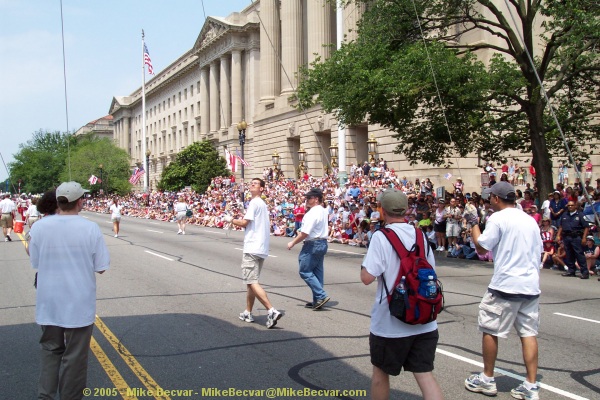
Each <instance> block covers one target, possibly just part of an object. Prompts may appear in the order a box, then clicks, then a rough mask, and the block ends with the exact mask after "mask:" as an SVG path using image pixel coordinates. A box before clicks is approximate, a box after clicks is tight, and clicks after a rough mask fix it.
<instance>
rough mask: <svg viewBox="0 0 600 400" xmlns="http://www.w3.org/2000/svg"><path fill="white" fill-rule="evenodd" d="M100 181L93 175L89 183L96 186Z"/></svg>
mask: <svg viewBox="0 0 600 400" xmlns="http://www.w3.org/2000/svg"><path fill="white" fill-rule="evenodd" d="M99 180H100V179H98V177H97V176H96V175H92V176H90V179H88V182H89V183H90V185H95V184H96V183H98V181H99Z"/></svg>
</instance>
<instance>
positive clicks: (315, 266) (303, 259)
mask: <svg viewBox="0 0 600 400" xmlns="http://www.w3.org/2000/svg"><path fill="white" fill-rule="evenodd" d="M304 197H305V198H306V208H307V209H309V210H308V212H307V213H306V215H304V218H303V219H302V227H301V228H300V230H299V231H298V236H296V237H295V238H294V240H292V241H291V242H289V243H288V245H287V247H288V250H291V249H292V247H294V246H295V245H296V244H297V243H300V242H301V241H304V244H303V245H302V250H300V254H299V255H298V263H299V265H300V277H301V278H302V279H304V282H306V284H307V285H308V287H309V288H310V290H312V293H313V296H312V302H311V303H307V304H306V307H308V308H312V309H313V310H319V309H320V308H321V307H323V306H324V305H325V303H327V302H328V301H329V296H327V293H326V292H325V290H323V280H324V273H325V270H324V267H323V261H324V260H325V254H326V253H327V237H328V236H329V224H328V215H327V210H326V209H325V208H323V206H322V203H323V191H322V190H321V189H319V188H313V189H311V190H310V191H308V192H307V193H306V194H305V195H304Z"/></svg>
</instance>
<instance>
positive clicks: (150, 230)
mask: <svg viewBox="0 0 600 400" xmlns="http://www.w3.org/2000/svg"><path fill="white" fill-rule="evenodd" d="M146 230H147V231H148V232H155V233H164V232H162V231H153V230H152V229H146Z"/></svg>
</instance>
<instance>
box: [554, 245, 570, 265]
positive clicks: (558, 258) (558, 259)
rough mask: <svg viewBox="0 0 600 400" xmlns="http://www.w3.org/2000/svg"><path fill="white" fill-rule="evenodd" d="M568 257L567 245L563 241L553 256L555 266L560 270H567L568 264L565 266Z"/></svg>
mask: <svg viewBox="0 0 600 400" xmlns="http://www.w3.org/2000/svg"><path fill="white" fill-rule="evenodd" d="M566 257H567V252H566V250H565V244H564V243H563V242H562V240H561V241H560V242H559V243H558V249H556V253H555V254H554V255H553V256H552V262H553V263H554V265H556V266H557V267H558V269H560V270H563V269H564V270H565V271H566V270H567V269H568V268H567V264H565V258H566Z"/></svg>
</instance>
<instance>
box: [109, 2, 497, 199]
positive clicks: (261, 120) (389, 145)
mask: <svg viewBox="0 0 600 400" xmlns="http://www.w3.org/2000/svg"><path fill="white" fill-rule="evenodd" d="M361 13H362V10H361V8H360V7H357V6H356V5H355V4H353V5H352V6H351V7H348V8H347V9H344V10H343V14H342V16H341V18H340V19H339V20H341V24H342V25H343V26H339V27H338V19H337V18H336V16H337V15H336V9H335V8H334V7H333V6H332V5H331V2H326V1H325V0H285V1H278V0H260V1H255V2H253V4H252V5H250V6H249V7H247V8H246V9H244V10H241V11H240V12H236V13H232V14H231V15H229V16H228V17H227V18H217V17H208V18H207V19H206V21H205V24H204V26H203V27H202V29H201V31H200V34H199V36H198V38H197V40H196V43H195V45H194V47H193V48H192V49H190V50H189V51H188V52H186V53H185V54H183V55H182V56H181V57H179V58H178V59H177V60H175V61H174V62H173V63H172V64H171V65H169V66H168V67H167V68H165V69H164V70H163V71H161V72H159V73H158V74H157V75H156V76H155V77H153V78H152V79H151V80H149V81H148V82H147V84H146V111H145V112H146V137H145V138H143V137H142V126H141V125H142V101H141V96H142V90H141V88H139V89H138V90H136V91H134V92H133V93H132V94H130V95H129V96H123V97H114V98H113V101H112V104H111V106H110V114H111V115H112V116H113V117H114V139H115V141H116V143H117V144H118V146H119V147H122V148H124V149H126V150H127V151H128V152H129V154H130V156H131V159H132V164H136V163H143V161H144V157H145V156H146V155H145V154H142V151H143V150H142V149H143V146H142V140H146V149H147V150H148V151H147V153H148V155H149V170H150V188H155V187H156V182H157V181H158V180H159V179H160V174H161V172H162V171H163V169H164V168H165V166H166V165H168V164H169V163H170V162H171V161H173V160H174V159H175V158H176V156H177V153H178V152H179V151H181V150H182V149H183V148H185V147H186V146H188V145H190V144H191V143H193V142H195V141H199V140H205V139H206V140H210V141H212V142H213V143H214V145H215V147H216V148H217V149H218V151H219V152H220V153H221V154H224V150H225V148H227V149H229V150H230V151H232V152H235V151H236V150H238V149H239V147H240V144H239V142H238V129H237V124H238V122H240V121H242V120H245V121H246V123H247V130H246V142H245V147H244V153H245V154H244V158H245V159H246V160H247V161H248V162H249V163H250V164H251V167H246V171H245V176H246V177H247V178H248V177H253V176H261V175H262V171H263V168H265V167H270V166H272V154H273V153H274V152H277V153H278V154H279V156H280V167H281V169H282V171H283V173H284V174H285V176H286V177H294V176H295V175H296V173H297V170H298V166H299V164H300V160H299V153H298V151H299V150H300V149H304V150H305V151H306V163H305V165H306V167H307V168H308V171H309V173H311V174H312V175H314V176H322V175H323V172H324V168H326V167H327V166H328V165H329V164H330V152H329V147H330V146H331V145H332V144H334V143H339V141H340V140H339V133H338V126H337V121H336V120H335V119H334V118H333V116H332V115H329V114H325V113H323V112H322V111H321V110H320V109H319V108H318V107H315V108H313V109H311V110H309V111H308V112H305V113H302V112H299V111H297V110H296V109H295V108H294V107H293V105H294V97H293V93H294V90H295V88H296V86H297V77H296V72H297V71H298V66H300V65H306V64H307V63H310V62H312V61H313V60H314V59H315V57H316V56H317V55H318V56H320V57H321V58H324V59H326V58H327V57H328V56H329V54H330V51H331V48H332V47H331V46H333V47H335V45H336V42H337V38H338V35H342V36H346V38H347V39H352V38H353V35H354V28H355V26H356V21H358V19H359V18H360V16H361ZM338 28H340V29H338ZM467 39H468V40H469V41H477V40H482V38H480V37H472V34H470V36H469V37H468V38H467ZM328 45H331V46H328ZM482 56H483V57H484V58H485V57H486V54H483V55H482ZM342 132H344V137H345V148H346V165H347V167H346V170H349V168H350V166H351V165H352V163H356V164H360V163H362V162H363V161H365V160H367V159H368V158H369V154H368V143H367V141H368V140H370V138H374V139H375V140H377V144H378V145H377V154H376V157H377V158H379V157H382V158H384V159H385V160H387V161H388V165H389V166H390V167H392V168H395V170H396V171H398V172H397V173H398V174H399V175H400V176H402V175H405V176H407V177H409V178H413V179H414V178H417V177H418V178H424V177H429V178H431V179H432V181H433V182H434V184H436V186H440V185H449V184H450V182H449V181H448V180H446V179H444V175H445V174H446V173H448V172H450V173H451V174H452V175H453V176H459V175H462V177H463V180H464V181H465V183H466V185H467V188H471V190H474V189H476V188H479V179H480V177H479V173H480V172H481V169H480V168H477V165H478V164H480V163H481V160H478V159H477V157H476V156H475V157H473V158H463V159H452V160H451V161H452V162H453V163H454V166H453V169H450V170H445V169H441V168H440V169H432V168H431V167H430V166H427V165H421V166H410V165H409V164H408V162H407V161H406V158H405V157H404V156H399V155H396V154H393V153H392V151H393V149H394V148H395V145H396V144H395V140H394V139H393V138H391V133H390V132H389V131H387V130H385V129H382V128H381V127H379V126H373V125H367V124H364V125H361V126H352V127H347V128H346V129H345V130H344V131H342ZM236 174H238V176H239V171H238V172H236Z"/></svg>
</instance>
